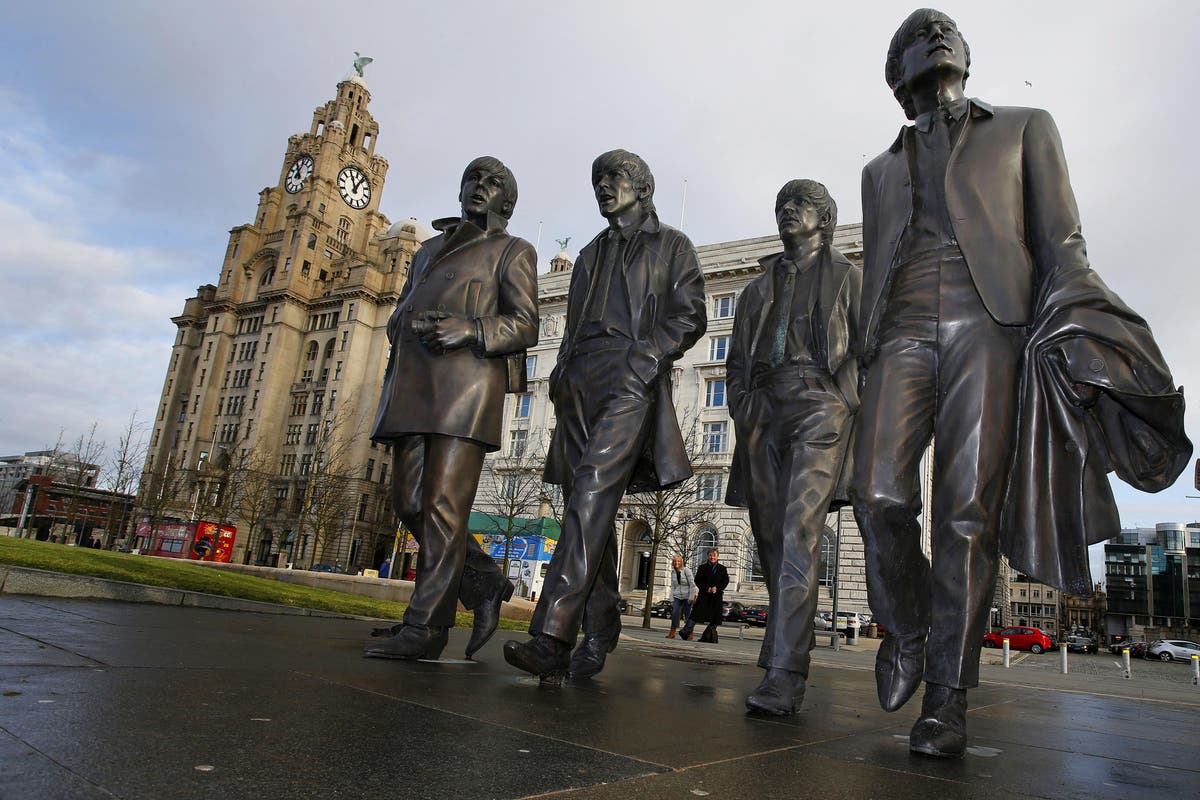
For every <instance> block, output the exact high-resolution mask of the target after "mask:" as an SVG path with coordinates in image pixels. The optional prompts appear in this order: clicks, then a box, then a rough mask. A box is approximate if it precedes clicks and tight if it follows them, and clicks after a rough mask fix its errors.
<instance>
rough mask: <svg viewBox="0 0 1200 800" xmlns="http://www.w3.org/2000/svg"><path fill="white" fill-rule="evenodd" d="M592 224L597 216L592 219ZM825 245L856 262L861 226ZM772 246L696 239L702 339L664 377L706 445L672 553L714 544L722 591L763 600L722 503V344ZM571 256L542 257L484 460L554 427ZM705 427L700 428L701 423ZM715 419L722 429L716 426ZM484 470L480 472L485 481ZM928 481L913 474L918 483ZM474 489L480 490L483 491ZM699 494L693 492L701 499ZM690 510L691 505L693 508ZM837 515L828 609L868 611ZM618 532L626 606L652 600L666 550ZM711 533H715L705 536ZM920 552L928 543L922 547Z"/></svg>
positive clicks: (626, 527) (745, 536) (726, 462)
mask: <svg viewBox="0 0 1200 800" xmlns="http://www.w3.org/2000/svg"><path fill="white" fill-rule="evenodd" d="M598 222H599V221H598ZM834 246H836V247H837V248H838V249H840V250H841V251H842V252H843V253H845V254H846V256H847V257H848V258H850V259H851V260H852V261H855V262H856V263H861V259H862V226H861V225H857V224H855V225H842V226H839V227H838V229H837V231H836V233H835V236H834ZM780 249H781V247H780V244H779V239H778V238H777V237H776V236H762V237H757V238H753V239H741V240H737V241H732V242H720V243H717V244H709V245H701V246H699V247H697V252H698V253H699V256H700V263H701V267H702V269H703V271H704V278H705V286H706V292H707V294H708V331H707V332H706V333H705V335H704V337H702V338H701V340H700V341H699V342H697V343H696V345H695V346H694V347H693V348H692V349H691V350H690V351H688V352H687V353H685V354H684V356H683V358H681V359H680V360H679V362H678V363H677V364H676V365H675V368H674V371H673V374H672V378H673V384H674V398H675V406H676V412H677V415H678V417H679V419H680V423H681V426H682V427H683V428H684V429H685V438H686V435H687V434H686V430H687V429H688V428H689V427H690V426H691V425H693V424H694V425H695V426H697V429H698V431H699V432H700V438H701V439H702V440H703V441H704V442H705V443H708V442H712V446H711V447H706V446H701V450H703V451H705V452H703V456H702V459H701V463H700V465H699V467H698V472H699V471H702V472H704V473H706V474H709V475H712V476H713V477H712V478H711V479H710V481H711V482H710V483H709V484H708V485H707V486H706V488H705V489H704V491H703V492H702V493H699V492H698V497H697V499H696V501H695V504H694V505H692V506H691V507H690V508H688V509H687V510H686V512H684V513H686V514H687V515H688V516H689V517H691V516H698V521H697V522H696V523H695V525H694V527H695V532H694V535H692V536H690V537H688V539H689V540H690V542H691V543H692V547H690V548H689V550H690V552H686V553H682V554H681V555H683V556H684V557H685V558H686V559H687V561H688V563H689V564H692V565H695V564H698V563H699V562H700V561H701V560H702V558H703V551H704V549H705V548H706V546H708V545H709V544H712V543H713V539H714V538H715V544H716V546H717V547H718V549H719V550H720V551H721V560H722V562H723V563H725V564H726V566H727V568H728V569H729V573H730V579H731V583H730V587H729V589H728V590H727V591H726V597H727V598H729V599H733V600H741V601H743V602H754V603H765V602H766V589H765V587H764V585H763V583H762V579H761V575H759V574H757V571H756V569H755V563H756V557H755V554H754V545H753V538H752V536H751V533H750V522H749V515H748V514H747V512H746V511H745V510H743V509H739V508H731V507H729V506H726V505H725V504H724V502H723V499H724V494H725V486H726V479H727V477H728V473H729V467H730V462H731V457H732V453H733V447H734V443H735V436H736V435H735V433H734V430H733V424H732V421H731V420H730V417H729V411H728V408H727V407H726V405H725V401H724V377H725V350H726V349H727V347H728V339H725V340H724V343H723V342H722V339H723V337H729V336H730V335H731V334H732V331H733V313H734V308H735V306H736V299H737V295H738V293H739V292H740V291H741V290H742V289H743V288H745V286H746V285H747V284H748V283H749V282H750V280H752V279H753V278H754V277H755V276H756V275H758V274H759V273H760V272H761V269H762V268H761V266H760V265H759V263H758V261H759V259H760V258H762V257H763V256H766V255H769V254H771V253H775V252H778V251H779V250H780ZM571 266H572V262H571V259H570V257H569V255H568V254H567V253H565V252H560V253H559V254H558V255H556V256H555V257H554V259H553V260H552V261H551V268H550V272H548V273H546V274H543V275H541V276H539V279H538V280H539V287H538V291H539V310H540V313H541V325H542V328H541V339H540V341H539V342H538V345H537V346H536V347H535V348H533V349H531V350H530V351H529V356H530V360H529V362H528V364H529V378H530V382H529V396H528V397H527V398H522V397H520V396H510V397H509V398H508V400H507V403H506V407H505V409H506V410H505V426H506V429H505V432H504V436H505V439H504V441H505V442H506V444H507V449H505V450H502V451H501V452H500V453H498V454H496V455H495V456H493V457H492V458H493V460H496V459H504V458H505V457H509V456H511V455H512V453H513V448H514V447H516V448H518V449H519V448H522V447H524V448H530V447H544V446H545V444H546V443H547V442H548V438H549V434H548V432H549V431H551V430H553V428H554V409H553V406H552V404H551V403H550V400H549V395H548V385H547V382H548V379H549V376H550V371H551V370H552V369H553V368H554V364H555V360H556V358H557V354H558V347H559V343H560V342H561V340H562V335H563V328H564V325H565V316H566V300H567V290H568V287H569V285H570V278H571ZM706 425H707V426H710V427H708V428H707V429H706V428H705V426H706ZM722 426H723V427H722ZM488 475H489V471H485V480H486V479H487V476H488ZM927 480H928V476H927V474H926V473H925V472H924V471H923V473H922V486H923V487H925V485H926V483H927ZM480 494H481V496H483V497H486V496H488V494H489V493H488V491H487V489H486V488H485V489H483V490H481V493H480ZM701 497H703V499H701ZM696 512H700V513H699V514H697V513H696ZM840 517H841V521H840V526H839V523H838V515H835V514H831V515H830V516H829V518H828V519H827V521H826V540H825V541H824V542H823V554H824V559H823V560H825V561H826V562H827V563H829V564H832V563H834V550H835V546H836V544H835V539H836V537H837V532H838V530H839V527H840V533H841V548H840V555H841V561H840V568H839V570H838V581H839V587H838V609H839V610H846V611H861V612H864V613H868V612H869V608H868V605H867V590H866V575H865V559H864V554H863V543H862V538H861V536H860V535H859V532H858V528H857V526H856V525H855V522H854V515H853V514H852V513H851V512H850V511H849V509H846V510H843V511H842V512H841V515H840ZM617 525H618V540H619V541H620V543H621V546H620V555H619V567H618V573H619V580H620V589H621V591H622V593H623V594H624V595H625V596H626V597H627V598H629V599H630V600H631V601H633V602H634V603H636V604H639V605H640V604H641V602H642V601H643V600H644V598H645V587H646V584H647V583H648V582H649V583H651V584H652V587H653V588H652V595H653V597H654V599H656V600H657V599H662V598H665V597H666V596H667V593H668V569H669V566H670V559H671V556H672V555H674V554H675V553H673V552H670V548H667V547H663V548H662V549H660V552H659V554H658V558H657V559H656V562H657V563H655V564H653V565H650V564H649V563H648V562H649V556H650V552H651V549H652V548H651V546H650V544H649V542H648V540H647V539H648V537H646V536H645V532H646V528H645V527H644V523H643V522H641V521H633V520H629V519H628V515H627V514H622V515H619V518H618V522H617ZM713 534H715V537H714V536H713ZM926 551H927V552H928V547H926ZM821 583H822V586H821V600H820V607H821V608H822V609H832V607H833V598H832V591H833V583H834V581H833V573H832V567H830V568H829V570H828V571H827V572H825V573H824V575H823V578H822V581H821Z"/></svg>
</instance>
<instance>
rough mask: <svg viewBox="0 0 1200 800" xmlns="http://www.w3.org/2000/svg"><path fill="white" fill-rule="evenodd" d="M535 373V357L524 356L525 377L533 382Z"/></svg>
mask: <svg viewBox="0 0 1200 800" xmlns="http://www.w3.org/2000/svg"><path fill="white" fill-rule="evenodd" d="M536 372H537V356H525V377H526V378H528V379H529V380H533V378H534V375H535V373H536Z"/></svg>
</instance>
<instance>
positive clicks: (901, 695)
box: [875, 633, 925, 711]
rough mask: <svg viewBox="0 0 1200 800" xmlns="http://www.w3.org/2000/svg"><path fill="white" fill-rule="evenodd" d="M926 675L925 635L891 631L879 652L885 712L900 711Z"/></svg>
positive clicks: (879, 680) (877, 677)
mask: <svg viewBox="0 0 1200 800" xmlns="http://www.w3.org/2000/svg"><path fill="white" fill-rule="evenodd" d="M924 677H925V634H923V633H917V634H894V633H888V634H887V635H886V636H885V637H884V639H883V642H881V643H880V645H879V652H878V653H876V655H875V688H876V689H877V690H878V692H879V705H880V707H881V708H883V710H884V711H896V710H897V709H899V708H900V707H901V706H903V705H904V704H905V703H907V702H908V701H909V699H910V698H911V697H912V696H913V694H915V693H916V691H917V687H918V686H920V685H921V680H922V679H923V678H924Z"/></svg>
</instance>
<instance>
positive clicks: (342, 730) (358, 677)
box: [0, 595, 1200, 800]
mask: <svg viewBox="0 0 1200 800" xmlns="http://www.w3.org/2000/svg"><path fill="white" fill-rule="evenodd" d="M635 624H636V623H635ZM371 627H372V624H371V623H370V622H364V621H359V620H348V619H326V618H320V617H311V616H279V615H271V614H260V613H253V612H247V611H224V610H217V609H207V608H189V607H180V606H174V607H167V606H154V605H144V604H134V603H120V602H113V601H99V600H71V599H59V598H45V597H28V596H15V595H2V596H0V776H2V777H0V800H7V798H10V797H11V798H22V800H24V798H31V799H32V800H41V799H42V798H46V799H47V800H49V799H50V798H55V799H57V798H87V799H88V800H91V798H254V800H268V799H269V798H277V797H279V798H287V799H288V800H302V799H303V798H337V797H355V798H358V797H376V796H380V797H383V796H386V797H404V798H425V797H429V798H532V797H562V798H618V797H619V798H628V797H638V798H641V797H645V798H691V797H703V796H709V795H711V796H713V797H722V796H723V797H747V798H750V797H753V798H775V797H778V798H783V797H787V798H797V797H821V798H842V797H846V798H850V797H854V798H863V797H897V798H917V797H920V798H929V797H948V798H959V797H962V798H966V797H996V798H1007V797H1016V796H1023V797H1047V798H1050V797H1054V798H1059V797H1069V798H1084V797H1088V798H1107V797H1113V798H1117V797H1133V796H1136V797H1139V798H1147V797H1148V798H1155V797H1163V798H1167V797H1171V798H1177V797H1186V796H1195V795H1196V794H1197V789H1198V788H1200V741H1198V739H1197V737H1196V736H1195V731H1196V730H1197V723H1198V722H1200V693H1197V692H1196V690H1194V689H1193V688H1192V687H1184V686H1178V685H1176V684H1172V683H1169V682H1163V683H1161V684H1155V685H1154V686H1153V687H1152V688H1153V693H1154V694H1155V695H1156V696H1155V697H1151V698H1140V697H1137V696H1136V695H1137V694H1138V692H1139V691H1141V690H1140V689H1137V688H1135V687H1132V686H1130V683H1131V682H1128V681H1126V682H1121V681H1120V680H1114V681H1112V682H1105V681H1104V680H1101V679H1098V678H1096V677H1094V676H1086V675H1081V676H1074V682H1071V680H1070V679H1071V678H1072V676H1070V675H1067V676H1055V677H1054V678H1053V680H1051V681H1049V683H1050V684H1051V685H1050V686H1049V687H1048V688H1047V687H1039V686H1035V685H1027V682H1028V681H1030V680H1034V679H1036V678H1037V675H1036V674H1034V673H1031V672H1027V673H1026V674H1024V675H1023V676H1022V677H1021V681H1020V682H1012V681H1005V680H1003V679H1004V678H1007V677H1011V673H1010V672H1009V671H1005V673H1001V674H997V676H996V678H997V679H995V680H989V679H987V678H986V677H985V680H984V683H983V684H982V685H981V686H980V687H979V688H978V689H975V690H972V692H971V693H970V702H971V710H970V712H969V717H968V720H969V731H970V737H971V740H970V750H969V752H968V754H967V756H966V757H965V758H964V759H962V760H959V761H951V762H944V761H938V760H931V759H926V758H921V757H917V756H913V755H912V754H910V753H909V751H908V743H907V734H908V730H909V728H910V727H911V725H912V723H913V721H914V719H915V715H916V713H917V711H918V709H919V705H918V702H917V701H914V703H913V704H911V707H908V708H905V709H902V710H901V711H900V712H897V713H894V714H888V713H885V712H883V711H882V710H880V709H879V707H878V704H877V702H876V699H875V689H874V677H873V675H872V672H871V665H872V663H873V660H874V650H873V649H871V648H870V647H860V648H844V649H843V650H841V651H838V652H834V651H832V650H831V649H829V648H823V647H819V648H818V649H817V651H815V655H814V665H813V670H812V675H811V677H810V682H809V688H808V694H807V696H806V698H805V702H804V705H803V709H802V711H801V712H800V713H799V714H797V715H795V716H791V717H786V718H763V717H757V716H751V715H747V714H746V713H745V708H744V698H745V695H746V693H747V692H748V691H750V690H751V689H752V688H753V687H754V686H755V685H756V683H757V681H758V680H759V678H760V671H759V670H758V669H757V668H756V667H754V666H753V661H754V658H755V657H756V650H757V647H758V645H759V642H756V641H750V640H745V641H738V640H737V639H736V638H733V637H723V638H722V643H721V644H719V645H717V646H715V647H712V646H707V645H705V646H700V645H699V644H698V643H695V642H686V643H680V642H676V641H672V640H668V641H663V640H662V632H661V631H656V630H650V631H645V630H642V629H638V628H628V629H627V630H626V635H624V636H623V637H622V641H621V645H620V646H619V647H618V649H617V650H616V652H614V653H613V654H612V655H611V656H610V657H609V663H608V666H607V667H606V669H605V670H604V672H603V673H601V675H600V676H598V677H597V678H596V679H594V680H591V681H583V682H580V683H578V684H573V683H570V682H568V683H567V684H566V685H564V686H563V687H561V688H559V689H552V688H547V687H543V686H540V685H539V684H538V682H537V681H536V680H534V679H532V678H529V677H527V676H524V675H523V674H521V673H519V672H517V671H515V670H513V669H512V668H511V667H509V666H508V665H507V664H506V663H504V661H503V658H502V653H501V648H502V645H503V641H504V639H505V638H514V637H516V638H521V637H523V636H524V634H514V633H511V632H507V631H500V632H499V633H498V634H497V636H496V637H495V639H493V640H492V641H491V642H490V643H488V645H487V646H486V647H484V648H483V650H481V651H480V653H479V654H478V655H477V660H475V661H466V660H463V659H462V658H461V655H462V652H463V648H464V647H465V644H466V640H467V635H468V631H466V630H462V629H457V630H455V631H453V632H452V634H451V637H450V644H449V646H448V647H447V649H446V651H445V653H444V655H445V658H444V659H443V660H442V661H439V662H395V661H387V660H378V659H365V658H363V657H362V648H363V645H364V644H365V642H366V641H367V634H368V633H369V631H370V629H371ZM989 669H990V668H989ZM997 669H998V668H997ZM986 671H987V670H985V672H986ZM1092 684H1100V686H1099V689H1098V690H1097V691H1091V687H1092Z"/></svg>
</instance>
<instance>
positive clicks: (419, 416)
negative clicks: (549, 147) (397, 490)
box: [371, 214, 538, 451]
mask: <svg viewBox="0 0 1200 800" xmlns="http://www.w3.org/2000/svg"><path fill="white" fill-rule="evenodd" d="M506 225H507V220H505V219H504V218H503V217H501V216H499V215H497V214H489V215H488V229H487V231H480V230H479V228H478V227H476V226H475V225H473V224H471V223H467V222H461V221H460V220H459V219H458V218H457V217H455V218H450V219H443V220H438V221H437V222H435V223H434V226H435V227H437V228H439V229H441V230H442V231H443V233H441V234H440V235H438V236H435V237H433V238H432V239H430V240H428V241H427V242H425V243H424V244H423V245H422V247H421V249H420V250H419V251H417V254H416V256H415V257H414V258H413V262H412V267H411V269H410V270H409V274H408V281H407V282H406V283H405V285H404V289H403V290H402V291H401V292H400V299H399V300H398V301H397V304H396V310H395V311H394V312H393V313H392V316H391V318H390V319H389V320H388V340H389V341H390V342H391V343H392V349H391V355H390V357H389V358H388V365H387V371H386V372H385V373H384V376H383V391H382V393H381V395H380V398H379V409H378V411H377V412H376V415H375V425H374V427H373V428H372V430H371V438H372V439H376V440H380V441H386V440H389V439H394V438H396V437H399V436H407V435H411V434H426V433H436V434H442V435H445V436H457V437H459V438H463V439H473V440H475V441H476V442H479V443H480V444H481V445H483V446H484V447H485V448H486V449H487V450H489V451H493V450H498V449H499V447H500V428H501V423H502V419H503V405H504V393H505V391H506V389H507V388H509V387H510V385H511V387H512V388H514V389H517V390H518V391H519V390H520V385H519V383H518V384H512V376H514V375H515V376H518V377H523V376H524V371H525V349H526V348H527V347H531V346H532V345H534V344H536V343H537V338H538V310H537V254H536V253H535V252H534V249H533V245H531V244H530V243H529V242H527V241H525V240H524V239H520V238H517V237H515V236H510V235H509V234H508V233H507V232H506V231H505V226H506ZM422 311H443V312H446V313H448V314H451V315H454V316H460V317H466V318H467V319H469V320H474V321H475V323H476V330H477V331H478V332H479V333H480V334H481V336H482V338H481V341H480V342H479V343H478V344H476V345H474V346H472V347H464V348H459V349H457V350H449V351H447V352H445V353H435V352H433V351H432V350H430V349H428V348H427V347H425V346H424V345H423V344H421V342H420V341H419V340H418V339H417V337H416V334H414V333H413V332H412V322H413V320H414V319H415V318H416V316H417V315H418V314H419V313H420V312H422ZM510 359H511V361H513V362H514V364H510V363H509V361H510Z"/></svg>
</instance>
